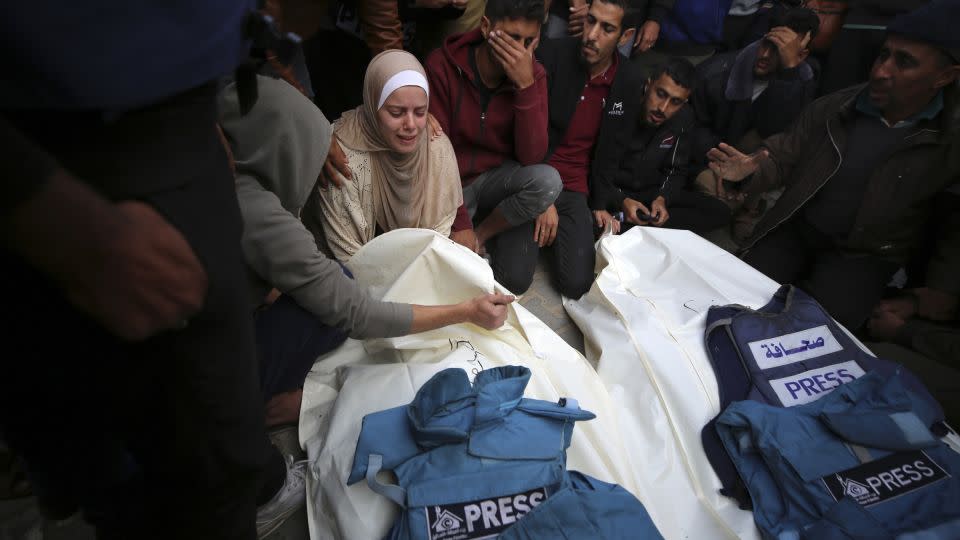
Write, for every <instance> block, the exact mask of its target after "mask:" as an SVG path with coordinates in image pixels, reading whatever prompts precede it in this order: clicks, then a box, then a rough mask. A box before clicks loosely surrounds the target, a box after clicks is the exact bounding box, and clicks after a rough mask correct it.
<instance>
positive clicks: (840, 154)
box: [743, 120, 843, 255]
mask: <svg viewBox="0 0 960 540" xmlns="http://www.w3.org/2000/svg"><path fill="white" fill-rule="evenodd" d="M826 125H827V136H828V137H830V144H832V145H833V150H834V151H835V152H836V153H837V157H838V158H840V161H838V162H837V167H836V168H835V169H833V172H831V173H830V174H829V175H827V178H826V179H825V180H824V181H823V182H820V185H819V186H817V189H815V190H813V193H811V194H810V195H808V196H807V198H806V199H804V200H803V202H801V203H800V204H799V205H798V206H797V207H796V208H795V209H794V210H793V211H792V212H790V213H789V214H787V216H786V217H784V218H783V219H781V220H780V221H778V222H777V223H775V224H774V225H773V227H769V228H768V229H767V230H766V232H764V233H763V234H762V235H760V236H758V237H757V239H756V240H754V241H753V242H750V247H748V248H746V249H745V250H744V252H743V253H744V255H746V253H747V251H750V249H752V248H753V246H755V245H757V242H759V241H760V240H761V239H763V237H765V236H767V235H768V234H770V231H772V230H774V229H776V228H777V227H779V226H780V225H783V223H784V222H786V221H787V220H789V219H790V218H792V217H793V216H794V214H796V213H797V211H798V210H800V209H801V208H803V205H805V204H807V202H808V201H810V199H812V198H813V196H814V195H816V194H817V193H818V192H819V191H820V190H821V189H823V186H825V185H827V182H829V181H830V179H831V178H833V177H834V175H836V174H837V171H839V170H840V166H841V165H843V153H842V152H840V147H839V146H837V141H836V140H835V139H834V138H833V131H831V130H830V120H827V122H826Z"/></svg>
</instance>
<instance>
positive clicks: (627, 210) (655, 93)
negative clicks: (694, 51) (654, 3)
mask: <svg viewBox="0 0 960 540" xmlns="http://www.w3.org/2000/svg"><path fill="white" fill-rule="evenodd" d="M695 84H696V73H695V71H694V68H693V65H692V64H691V63H690V62H689V61H687V60H685V59H683V58H672V59H669V60H668V61H667V62H666V63H665V64H663V65H661V66H659V67H658V68H657V69H655V70H654V72H653V73H652V75H651V76H650V77H649V78H648V79H647V81H646V84H645V86H644V87H643V92H642V94H640V96H641V104H640V114H638V115H637V117H636V118H637V120H636V121H634V122H633V123H634V125H635V126H634V129H635V131H634V132H633V133H632V134H631V135H630V137H629V139H628V142H627V144H628V146H627V149H626V152H625V154H624V157H623V159H621V160H620V161H619V162H618V165H619V168H618V170H617V171H616V173H615V174H614V176H613V182H610V183H600V182H598V183H596V185H595V188H596V190H597V193H596V197H597V198H598V200H602V201H603V203H604V204H605V205H606V206H605V209H607V210H611V211H615V212H619V211H623V219H624V222H625V224H626V226H628V227H629V226H631V225H652V226H655V227H667V228H671V229H689V230H692V231H694V232H696V233H700V234H702V233H705V232H708V231H711V230H713V229H716V228H717V227H720V226H722V225H723V224H725V223H726V222H727V221H728V220H729V219H730V210H729V209H728V208H727V205H726V204H724V203H723V202H721V201H720V200H719V199H716V198H714V197H710V196H709V195H705V194H702V193H697V192H694V191H691V190H689V189H687V183H688V171H689V161H690V133H691V130H692V128H693V112H692V111H691V110H690V107H689V106H687V100H688V99H689V98H690V92H691V91H692V89H693V88H694V86H695Z"/></svg>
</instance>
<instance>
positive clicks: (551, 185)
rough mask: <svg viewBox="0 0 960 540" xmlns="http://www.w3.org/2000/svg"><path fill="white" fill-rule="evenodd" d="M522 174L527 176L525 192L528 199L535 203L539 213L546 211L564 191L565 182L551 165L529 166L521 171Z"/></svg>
mask: <svg viewBox="0 0 960 540" xmlns="http://www.w3.org/2000/svg"><path fill="white" fill-rule="evenodd" d="M520 174H525V175H526V176H527V181H526V182H524V185H523V191H524V192H525V194H526V195H527V198H528V199H529V200H531V201H533V202H534V204H535V205H536V207H537V208H538V209H539V211H538V212H537V213H542V212H543V211H545V210H546V209H547V208H549V206H550V205H551V204H553V202H554V201H556V200H557V196H558V195H560V192H561V191H563V180H561V179H560V173H558V172H557V170H556V169H554V168H553V167H551V166H550V165H543V164H538V165H529V166H527V167H524V168H523V169H521V171H520Z"/></svg>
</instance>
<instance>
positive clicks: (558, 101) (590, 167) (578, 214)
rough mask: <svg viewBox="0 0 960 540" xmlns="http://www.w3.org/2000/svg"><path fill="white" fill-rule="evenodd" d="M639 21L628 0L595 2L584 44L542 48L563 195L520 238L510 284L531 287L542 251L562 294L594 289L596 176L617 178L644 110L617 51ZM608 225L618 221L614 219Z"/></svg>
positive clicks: (635, 79) (553, 157)
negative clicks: (635, 123)
mask: <svg viewBox="0 0 960 540" xmlns="http://www.w3.org/2000/svg"><path fill="white" fill-rule="evenodd" d="M634 19H635V17H634V16H633V13H632V12H631V11H630V10H628V4H627V1H626V0H595V1H594V2H593V4H592V5H590V6H589V11H588V12H587V14H586V18H585V22H584V26H583V32H582V34H581V36H580V37H567V38H560V39H552V40H546V41H544V42H543V44H541V46H540V47H539V48H538V49H537V57H538V58H539V59H540V61H541V62H542V63H543V66H544V69H546V72H547V85H548V88H549V92H548V93H549V96H550V102H549V111H550V120H549V128H548V134H549V149H548V150H547V152H546V158H545V159H546V162H547V164H548V165H550V166H551V167H553V168H555V169H556V170H557V172H558V173H559V174H560V178H561V180H562V181H563V191H561V192H560V194H559V195H558V196H557V199H556V201H555V202H554V203H553V204H551V205H550V206H549V208H547V210H546V212H544V213H543V214H541V215H540V217H538V218H537V220H536V221H535V222H532V223H530V224H529V225H528V226H527V231H526V232H525V234H523V235H522V236H517V237H515V238H514V241H515V244H514V245H513V247H512V248H511V249H510V252H511V253H512V254H513V258H512V262H513V264H512V265H511V266H510V267H509V269H508V272H509V274H510V277H509V280H510V281H511V282H514V283H521V284H522V286H523V288H526V287H528V286H529V284H530V282H531V281H532V280H533V273H534V269H535V267H536V264H537V257H538V254H539V251H540V248H546V247H549V248H550V250H549V251H550V252H551V255H552V256H553V257H552V261H553V263H554V264H553V269H554V270H555V272H554V281H555V283H556V285H557V288H558V290H559V291H560V293H561V294H563V295H564V296H566V297H568V298H579V297H580V296H582V295H583V293H585V292H587V290H588V289H589V288H590V284H591V283H592V282H593V267H594V258H595V257H594V256H595V251H594V249H593V241H594V235H593V222H594V217H593V216H592V215H591V208H593V207H594V206H593V205H592V201H589V200H588V193H590V192H591V191H592V188H591V186H592V185H593V183H594V182H596V181H597V180H596V179H597V178H598V177H612V175H613V174H614V173H615V172H616V164H617V162H618V161H619V159H620V153H622V150H621V149H622V148H623V147H624V146H625V145H626V143H627V142H629V132H630V127H631V125H632V124H633V121H634V119H635V118H636V116H637V114H639V111H640V106H639V105H640V103H639V99H638V98H637V97H635V96H636V92H635V89H636V88H637V87H639V86H640V85H641V84H642V81H643V80H642V78H641V75H640V73H639V72H638V71H637V69H636V68H635V67H633V66H631V65H630V64H629V63H628V62H625V61H623V60H622V59H621V58H620V55H619V53H618V52H617V47H618V46H620V45H628V44H630V43H631V42H632V40H633V35H634V33H635V29H634V26H635V20H634ZM604 214H606V212H604ZM606 220H608V221H609V220H612V218H610V216H609V214H606ZM599 224H600V221H598V225H599Z"/></svg>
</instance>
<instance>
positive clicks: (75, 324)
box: [0, 89, 282, 539]
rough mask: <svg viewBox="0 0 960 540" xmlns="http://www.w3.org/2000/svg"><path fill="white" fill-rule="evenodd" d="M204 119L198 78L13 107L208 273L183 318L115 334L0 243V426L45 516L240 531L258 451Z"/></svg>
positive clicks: (259, 416) (228, 186) (230, 204)
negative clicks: (142, 98) (169, 227)
mask: <svg viewBox="0 0 960 540" xmlns="http://www.w3.org/2000/svg"><path fill="white" fill-rule="evenodd" d="M216 119H217V117H216V108H215V103H214V99H213V93H212V89H203V91H198V92H191V93H187V94H185V95H184V96H180V97H179V98H177V99H173V100H170V101H168V102H166V103H164V104H161V105H158V106H154V107H151V108H149V109H145V110H141V111H136V112H131V113H127V114H123V115H121V116H120V117H118V118H115V119H112V120H111V121H110V122H109V123H102V122H100V121H99V120H96V121H90V117H85V118H83V119H79V120H77V121H74V120H75V118H74V117H72V116H71V115H69V114H67V113H53V114H49V115H44V114H42V113H31V115H29V116H28V117H26V118H25V120H27V122H24V123H21V125H23V126H28V127H29V129H27V131H28V132H31V133H30V134H31V136H33V138H34V139H35V140H37V141H38V142H39V143H40V144H43V146H45V147H46V148H48V150H49V151H51V153H53V154H54V155H56V156H57V158H58V159H59V160H60V162H61V163H62V164H63V165H64V167H65V168H67V169H68V170H70V171H72V172H73V173H74V174H75V175H76V176H77V177H78V178H82V179H84V180H85V181H89V182H90V183H91V184H93V185H94V187H96V188H97V189H98V190H99V191H100V192H101V193H103V194H104V195H105V196H107V197H109V198H111V199H113V200H126V199H139V200H142V201H144V202H146V203H148V204H150V205H152V206H153V207H154V208H156V209H157V210H158V211H159V212H160V213H161V214H162V215H164V216H165V217H166V219H167V220H168V221H169V222H170V223H172V224H173V225H174V226H175V227H177V228H178V229H179V230H180V231H181V232H182V233H183V234H184V236H185V237H186V239H187V241H188V242H189V243H190V245H191V247H192V248H193V250H194V252H195V253H196V254H197V256H198V258H199V259H200V261H201V262H202V264H203V266H204V268H205V270H206V272H207V275H208V277H209V290H208V293H207V298H206V300H205V304H204V307H203V310H202V311H201V312H200V313H199V314H198V315H196V316H195V317H194V318H192V319H191V320H190V321H189V324H188V325H187V326H186V328H184V329H182V330H176V331H168V332H163V333H161V334H159V335H157V336H155V337H153V338H150V339H148V340H146V341H144V342H141V343H136V344H129V343H124V342H121V341H119V340H117V339H115V338H113V337H112V336H111V335H109V334H107V333H106V332H105V331H104V330H103V329H101V328H100V327H99V326H98V325H97V324H95V323H93V322H92V321H91V320H89V319H88V318H87V317H86V316H85V315H84V314H82V313H79V312H77V311H76V310H75V309H73V308H72V307H71V305H70V304H68V303H67V302H66V300H65V299H64V297H63V295H62V293H61V291H60V290H59V289H58V288H56V287H54V286H53V284H52V283H50V282H49V281H48V280H47V279H46V278H45V277H44V276H42V275H40V274H38V273H37V272H36V271H34V270H32V269H31V268H29V267H27V266H25V265H24V264H22V263H21V262H20V261H19V260H18V259H17V258H16V257H14V256H12V255H11V254H9V253H2V254H0V258H2V259H3V260H2V263H0V275H2V281H3V283H6V284H7V285H8V287H9V288H8V290H7V293H6V297H5V300H6V303H5V306H4V309H3V310H2V315H0V333H2V338H3V343H4V348H5V351H4V354H3V358H2V360H0V370H2V373H0V432H2V437H3V438H4V440H5V441H6V443H7V444H8V445H9V446H10V447H11V448H12V449H14V450H15V451H16V452H17V453H18V454H19V455H20V456H22V458H23V459H24V461H25V462H26V465H27V469H28V474H29V476H30V479H31V482H32V483H33V486H34V489H35V491H36V493H37V494H38V495H39V498H40V500H41V503H42V504H43V505H44V506H45V507H46V508H47V509H49V510H52V511H53V512H54V513H56V514H59V515H60V516H64V515H68V514H69V513H71V512H73V511H74V510H76V509H80V510H82V511H83V513H84V517H85V518H86V519H87V520H88V521H90V522H91V523H92V524H94V525H95V526H96V528H97V531H98V535H99V536H100V537H101V538H165V539H169V538H205V539H207V538H223V539H253V538H255V537H256V531H255V524H254V518H255V513H256V506H255V496H256V493H257V490H258V488H259V487H260V486H261V484H262V482H263V477H262V476H261V473H262V471H263V469H264V467H265V465H266V464H267V463H268V460H269V459H270V456H271V452H273V451H272V449H271V447H270V445H269V442H268V439H267V437H266V434H265V431H264V427H263V422H264V420H263V402H262V400H261V398H260V389H259V384H258V380H257V367H256V358H255V356H254V343H253V328H252V321H251V318H250V312H251V309H252V306H250V305H249V303H248V302H247V301H246V298H247V294H246V287H247V281H246V277H245V274H244V262H243V257H242V253H241V250H240V233H241V219H240V212H239V208H238V205H237V199H236V193H235V190H234V185H233V178H232V177H231V175H230V172H229V171H228V169H227V162H226V155H225V153H224V150H223V147H222V146H221V144H220V141H219V139H218V137H217V134H216V132H215V130H214V124H215V122H216ZM20 120H24V118H21V119H20ZM281 482H282V479H281Z"/></svg>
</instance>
